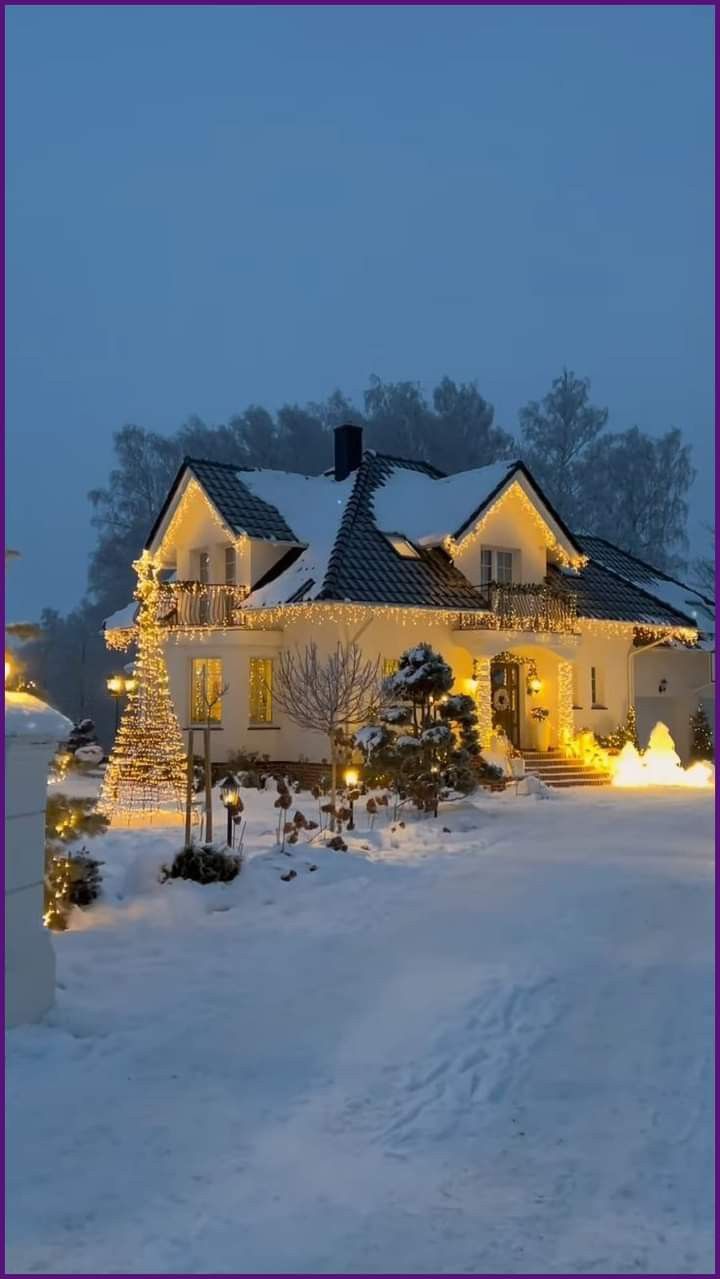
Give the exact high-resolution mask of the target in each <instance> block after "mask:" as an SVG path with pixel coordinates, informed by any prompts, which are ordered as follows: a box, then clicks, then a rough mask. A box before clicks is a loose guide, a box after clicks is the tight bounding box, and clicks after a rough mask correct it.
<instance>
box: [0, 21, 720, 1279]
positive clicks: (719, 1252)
mask: <svg viewBox="0 0 720 1279" xmlns="http://www.w3.org/2000/svg"><path fill="white" fill-rule="evenodd" d="M50 3H51V4H52V7H53V8H56V7H62V6H61V4H60V3H59V2H58V0H50ZM128 3H131V0H114V2H113V3H111V4H109V5H97V4H95V3H94V0H74V3H73V5H72V7H73V8H74V7H76V6H77V5H87V6H92V7H94V8H118V7H125V6H126V4H128ZM212 3H213V7H216V6H231V7H233V8H243V7H246V5H245V3H244V0H243V3H240V4H238V3H236V0H212ZM302 3H303V0H277V3H276V4H270V5H267V6H263V7H273V8H278V7H279V8H284V7H290V6H292V7H296V6H298V5H300V4H302ZM395 3H396V4H401V5H406V6H407V5H414V6H415V7H419V6H430V5H433V4H434V6H435V7H436V8H437V7H440V6H439V5H438V4H437V3H436V0H395ZM681 3H682V0H681ZM155 4H160V5H162V6H165V7H168V8H179V7H189V6H194V7H195V8H201V7H204V6H203V5H199V4H197V3H196V0H155ZM452 4H453V7H454V6H455V5H457V6H458V7H459V6H463V7H473V8H482V7H485V6H484V4H476V3H475V2H474V0H452ZM600 4H601V5H603V6H605V5H606V4H610V5H611V7H613V8H619V7H621V5H618V4H614V3H613V0H600ZM317 5H328V6H330V5H332V6H333V7H334V8H343V7H352V8H358V7H368V6H369V7H374V8H386V7H389V6H387V5H385V4H383V3H382V0H360V2H359V4H358V3H355V4H352V5H347V6H346V5H343V4H342V3H341V4H337V3H336V2H335V0H314V4H313V7H315V6H317ZM525 5H532V6H533V7H540V6H542V5H544V7H546V8H548V7H553V8H554V7H557V6H558V5H562V6H569V7H573V8H584V7H587V6H585V5H583V4H580V5H578V4H575V3H574V2H573V0H555V3H554V4H553V5H552V6H548V5H547V4H544V0H524V4H523V5H516V6H514V7H525ZM693 5H694V7H702V8H712V9H714V10H715V12H716V23H715V70H716V87H715V119H716V121H718V120H720V87H719V86H718V82H717V72H718V68H719V67H720V30H719V29H718V23H717V10H718V3H717V0H693ZM634 6H635V7H638V6H642V7H652V8H658V7H674V8H678V7H680V6H679V5H678V3H677V0H634ZM20 7H23V8H25V7H35V8H37V7H45V5H42V6H38V5H33V6H28V5H27V4H26V3H25V2H24V0H19V3H17V4H5V3H4V4H3V11H4V10H5V9H8V8H20ZM66 7H69V6H66ZM132 7H141V8H143V7H146V6H144V5H140V6H138V5H134V6H132ZM148 7H149V6H148ZM153 7H155V5H153ZM247 7H250V6H249V5H248V6H247ZM253 7H254V6H253ZM306 7H309V6H306ZM592 7H599V5H598V4H595V5H593V6H592ZM622 7H624V5H623V6H622ZM3 17H4V13H3ZM1 38H2V53H3V69H4V66H5V23H4V22H3V27H2V37H1ZM2 112H3V123H4V119H5V101H4V98H3V105H2ZM4 137H5V134H4V130H3V143H2V145H3V158H4V148H5V143H4ZM715 145H716V165H715V195H716V201H715V204H716V224H715V225H716V237H715V247H716V255H715V256H716V265H715V321H716V324H715V351H716V359H715V392H716V394H715V402H716V409H715V415H716V420H715V439H716V442H717V438H718V426H717V392H718V389H719V387H720V378H719V377H718V358H717V356H718V349H719V344H718V283H719V282H720V268H719V266H718V252H717V250H718V248H719V247H720V244H719V240H720V237H718V223H717V204H718V194H719V193H720V181H719V180H718V166H717V153H718V144H717V139H716V144H715ZM2 226H3V232H4V230H5V205H4V202H3V208H2ZM4 242H5V241H4V235H3V245H4ZM2 281H3V286H4V283H5V256H4V254H3V259H2ZM4 326H5V312H4V308H3V318H2V327H3V336H4ZM4 352H5V348H4V344H3V354H2V373H3V390H4V387H5V354H4ZM4 402H5V401H4V399H3V405H4ZM4 440H5V413H4V411H3V444H4ZM0 474H1V475H2V478H3V480H4V479H5V451H4V448H3V454H2V459H0ZM719 478H720V465H719V463H718V457H717V451H716V455H715V491H716V493H717V488H718V479H719ZM4 494H5V488H4V485H3V510H4ZM719 550H720V531H719V530H716V533H715V590H716V593H717V588H718V584H719V583H720V573H719V572H718V564H717V554H718V551H719ZM2 610H3V621H5V598H4V595H3V604H2ZM719 709H720V697H719V696H718V692H717V684H716V692H715V718H716V723H717V716H718V710H719ZM0 750H1V751H2V762H3V772H4V764H5V741H4V737H3V744H2V747H0ZM3 805H4V793H3ZM3 816H4V812H3ZM719 818H720V800H719V798H718V794H717V791H716V794H715V822H716V829H717V825H718V819H719ZM3 849H4V839H3ZM4 876H5V864H4V858H3V886H4ZM719 905H720V888H719V886H718V884H717V880H716V884H715V914H716V919H717V918H718V915H719V914H720V912H719V911H718V906H719ZM719 955H720V942H719V941H718V938H717V936H716V942H715V962H716V970H717V963H718V956H719ZM0 1000H1V1002H2V1011H3V1020H4V1012H5V989H4V984H3V990H2V995H1V996H0ZM717 1010H718V1002H717V1000H716V1014H717ZM715 1045H716V1058H717V1048H718V1046H720V1031H719V1029H718V1024H717V1016H716V1026H715ZM4 1064H5V1047H4V1045H3V1066H4ZM715 1101H716V1112H717V1110H718V1103H719V1102H720V1086H719V1076H718V1073H717V1070H716V1076H715ZM4 1131H5V1119H4V1110H3V1134H4ZM719 1131H720V1123H718V1120H717V1118H716V1125H715V1138H716V1153H715V1171H716V1222H717V1216H718V1213H717V1204H718V1191H717V1174H718V1172H719V1171H720V1158H719V1157H718V1150H717V1137H718V1132H719ZM2 1187H3V1191H4V1188H5V1157H4V1145H3V1166H2ZM0 1231H1V1238H2V1244H3V1258H4V1255H5V1252H4V1244H5V1226H4V1215H3V1224H2V1226H0ZM0 1273H1V1274H2V1275H12V1274H13V1272H11V1271H6V1270H5V1269H4V1267H3V1269H2V1271H1V1272H0ZM53 1273H55V1272H53ZM104 1273H105V1274H112V1275H117V1276H118V1279H126V1277H125V1276H124V1275H123V1274H121V1272H118V1271H106V1272H104ZM154 1273H155V1274H159V1273H162V1274H164V1275H171V1276H175V1279H185V1277H184V1275H182V1274H181V1272H177V1273H176V1272H169V1271H162V1272H159V1271H156V1272H154ZM193 1273H198V1272H193ZM202 1273H203V1274H204V1275H207V1279H226V1277H227V1275H228V1274H230V1273H231V1272H229V1271H225V1272H223V1273H222V1275H217V1276H216V1275H215V1274H214V1272H205V1271H203V1272H202ZM237 1273H238V1274H243V1275H249V1274H250V1273H251V1272H248V1271H239V1272H237ZM347 1273H350V1272H341V1273H338V1274H337V1275H325V1276H324V1279H346V1275H347ZM352 1273H353V1274H356V1275H357V1274H359V1273H360V1272H356V1271H355V1272H352ZM400 1273H401V1272H399V1271H396V1272H394V1276H397V1275H398V1274H400ZM408 1273H411V1272H408ZM423 1273H424V1274H425V1272H423ZM482 1273H483V1274H484V1275H485V1279H501V1276H499V1275H494V1274H493V1275H491V1274H488V1273H487V1272H482ZM522 1273H523V1274H525V1275H529V1276H533V1275H534V1274H535V1273H536V1272H533V1271H523V1272H522ZM538 1273H540V1272H538ZM542 1273H544V1274H547V1273H549V1272H547V1271H545V1272H542ZM638 1273H645V1274H646V1275H647V1276H648V1279H660V1276H654V1275H652V1274H651V1273H650V1272H637V1271H636V1272H634V1274H635V1275H637V1274H638ZM718 1273H720V1246H719V1245H718V1243H717V1240H716V1251H715V1270H714V1271H713V1274H714V1275H717V1274H718ZM593 1275H594V1279H622V1277H621V1276H618V1275H617V1273H616V1274H614V1275H613V1276H606V1275H604V1274H599V1273H598V1272H593ZM394 1276H389V1275H378V1274H377V1273H376V1272H373V1274H372V1276H368V1277H367V1279H394ZM56 1279H71V1276H64V1275H58V1276H57V1277H56ZM127 1279H152V1276H151V1275H147V1276H146V1275H144V1274H143V1273H142V1272H140V1271H137V1272H133V1274H132V1276H127ZM257 1279H260V1276H258V1277H257ZM263 1279H273V1274H272V1272H263ZM275 1279H284V1277H283V1276H279V1275H278V1276H275ZM288 1279H290V1277H288ZM361 1279H362V1275H361ZM425 1279H427V1276H425ZM443 1279H463V1276H454V1275H452V1274H450V1272H447V1273H445V1274H444V1276H443ZM627 1279H630V1276H627Z"/></svg>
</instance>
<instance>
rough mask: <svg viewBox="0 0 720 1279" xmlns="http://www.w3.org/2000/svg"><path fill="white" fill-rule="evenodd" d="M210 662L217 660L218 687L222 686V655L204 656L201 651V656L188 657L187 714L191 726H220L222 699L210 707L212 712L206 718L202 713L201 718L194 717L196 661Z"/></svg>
mask: <svg viewBox="0 0 720 1279" xmlns="http://www.w3.org/2000/svg"><path fill="white" fill-rule="evenodd" d="M210 662H217V664H218V668H219V678H218V687H219V688H222V687H223V684H224V668H223V659H222V657H209V656H208V657H206V656H205V654H204V653H203V655H202V657H191V658H190V699H189V707H188V710H189V715H188V723H189V724H190V726H191V728H206V727H207V725H208V723H209V724H210V726H211V727H213V726H214V727H216V728H221V727H222V721H223V699H222V698H220V699H219V700H218V701H217V702H216V703H215V705H214V706H213V707H212V713H211V715H210V717H209V719H208V716H207V715H203V716H202V718H201V719H197V718H196V717H195V713H194V712H195V666H196V664H197V663H204V664H205V665H208V664H209V663H210Z"/></svg>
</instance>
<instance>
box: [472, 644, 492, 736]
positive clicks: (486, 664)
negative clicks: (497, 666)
mask: <svg viewBox="0 0 720 1279" xmlns="http://www.w3.org/2000/svg"><path fill="white" fill-rule="evenodd" d="M472 678H473V684H474V687H475V703H476V705H477V717H478V734H479V737H480V747H481V749H487V747H488V746H489V745H490V738H491V737H492V685H491V680H490V658H489V657H476V658H475V660H474V662H473V674H472Z"/></svg>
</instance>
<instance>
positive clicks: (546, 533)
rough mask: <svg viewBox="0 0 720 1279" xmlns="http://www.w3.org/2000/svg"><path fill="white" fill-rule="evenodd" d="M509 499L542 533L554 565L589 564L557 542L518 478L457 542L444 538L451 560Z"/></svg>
mask: <svg viewBox="0 0 720 1279" xmlns="http://www.w3.org/2000/svg"><path fill="white" fill-rule="evenodd" d="M510 499H512V500H519V502H520V505H521V506H522V508H523V514H525V515H527V517H528V518H529V519H530V521H531V522H532V523H534V524H535V527H536V528H537V529H538V531H539V533H540V534H541V536H542V540H543V543H544V545H545V547H546V549H547V550H548V551H549V552H550V554H551V555H552V556H553V558H554V560H555V562H556V563H557V564H559V565H560V566H561V567H562V568H572V569H579V568H584V567H585V565H586V564H587V563H588V556H587V555H583V554H579V555H568V553H567V551H566V550H565V548H564V547H562V546H561V545H560V543H559V542H558V540H557V538H556V537H555V534H554V533H553V531H552V529H550V528H549V527H548V525H547V524H546V523H545V520H544V519H543V518H542V516H541V514H540V512H539V511H538V510H537V508H536V506H535V504H534V503H533V502H531V500H530V498H529V497H528V496H527V493H526V492H525V490H524V489H523V488H522V486H521V485H520V484H518V482H517V480H515V481H514V482H513V483H512V484H511V485H510V487H509V488H507V489H506V490H505V492H504V493H502V494H501V495H500V497H499V498H498V499H497V501H495V502H493V503H492V505H491V506H490V507H489V508H488V510H486V511H485V512H484V514H483V515H481V516H480V518H479V519H478V520H477V521H476V522H475V524H473V525H472V527H471V528H469V529H468V531H467V532H466V533H463V534H462V536H461V537H460V538H459V539H458V540H457V541H456V540H455V538H454V537H452V536H448V537H446V538H444V539H443V546H444V548H445V550H446V551H447V553H448V555H449V556H450V558H451V559H453V560H455V559H457V557H458V555H459V554H460V553H461V552H462V551H466V550H467V549H468V548H469V547H471V546H472V545H473V544H474V543H475V542H476V541H477V539H478V538H479V537H480V536H481V535H482V533H483V532H484V530H485V528H486V526H487V524H488V521H489V520H490V519H492V518H494V517H495V515H497V513H498V512H499V511H500V510H501V509H502V507H503V506H504V505H505V504H506V503H507V502H508V501H510Z"/></svg>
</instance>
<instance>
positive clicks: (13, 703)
mask: <svg viewBox="0 0 720 1279" xmlns="http://www.w3.org/2000/svg"><path fill="white" fill-rule="evenodd" d="M71 731H72V724H71V723H70V720H69V719H67V718H66V717H65V716H64V715H61V714H60V711H56V710H54V709H53V707H52V706H48V705H47V703H46V702H41V701H40V698H39V697H33V696H32V693H16V692H12V691H10V690H8V689H6V690H5V737H6V738H17V737H23V738H32V739H33V740H34V741H36V742H53V743H55V742H64V741H65V739H66V738H67V737H68V736H69V734H70V732H71Z"/></svg>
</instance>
